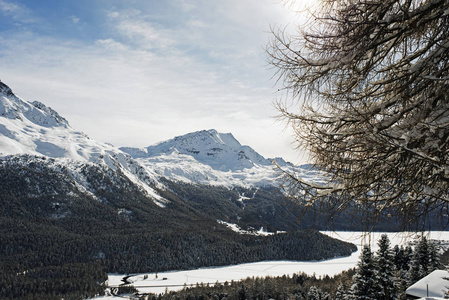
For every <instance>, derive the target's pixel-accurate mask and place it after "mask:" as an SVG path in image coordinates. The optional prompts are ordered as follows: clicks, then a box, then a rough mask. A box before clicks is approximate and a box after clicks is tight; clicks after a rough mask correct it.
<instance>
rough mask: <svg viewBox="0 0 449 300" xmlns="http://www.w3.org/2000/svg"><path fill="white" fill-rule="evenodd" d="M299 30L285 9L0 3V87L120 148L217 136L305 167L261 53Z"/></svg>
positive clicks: (218, 4) (132, 2) (251, 3)
mask: <svg viewBox="0 0 449 300" xmlns="http://www.w3.org/2000/svg"><path fill="white" fill-rule="evenodd" d="M298 18H299V17H298V14H297V13H292V12H291V10H290V9H289V8H288V7H286V6H285V5H283V3H281V1H279V0H244V1H242V0H223V1H211V0H167V1H162V0H149V1H148V0H126V1H125V0H39V1H36V0H0V45H1V47H0V79H1V80H2V81H3V82H4V83H6V84H7V85H9V86H10V87H11V88H12V90H13V91H14V92H15V93H16V94H17V95H18V96H20V97H21V98H23V99H25V100H28V101H34V100H38V101H41V102H43V103H44V104H46V105H47V106H50V107H52V108H53V109H55V110H56V111H57V112H59V113H60V114H61V115H62V116H64V117H65V118H66V119H68V120H69V122H70V124H71V126H72V127H74V128H75V129H78V130H82V131H84V132H85V133H86V134H87V135H89V136H90V137H91V138H94V139H97V140H100V141H103V142H109V143H112V144H114V145H115V146H118V147H120V146H131V147H143V146H148V145H151V144H154V143H157V142H159V141H162V140H167V139H170V138H173V137H174V136H177V135H182V134H185V133H188V132H192V131H197V130H202V129H216V130H218V131H219V132H231V133H233V134H234V136H235V137H236V138H237V139H238V140H239V141H240V142H241V143H242V144H246V145H249V146H251V147H253V148H254V149H255V150H256V151H258V152H260V153H261V154H262V155H264V156H265V157H274V156H283V157H285V158H286V159H288V160H290V161H292V162H296V163H298V162H300V161H301V157H300V156H298V154H297V152H296V151H294V150H293V149H292V147H293V146H292V144H291V143H292V141H293V138H292V137H291V133H290V130H289V129H287V130H285V124H283V123H281V122H278V121H277V120H276V118H275V116H276V115H277V111H276V110H275V109H274V107H273V104H272V103H273V101H274V100H275V99H276V98H278V97H280V96H282V95H279V94H278V93H277V88H276V86H275V80H274V79H272V76H273V72H274V71H273V70H272V69H270V67H269V66H268V65H267V59H266V53H265V46H266V45H267V43H268V42H269V40H270V38H271V35H270V33H269V31H270V28H271V27H273V26H281V27H283V26H288V27H287V28H288V30H290V31H291V32H294V30H295V26H294V24H296V22H297V21H298V20H299V19H298Z"/></svg>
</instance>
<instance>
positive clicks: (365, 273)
mask: <svg viewBox="0 0 449 300" xmlns="http://www.w3.org/2000/svg"><path fill="white" fill-rule="evenodd" d="M377 283H378V278H377V270H376V264H375V261H374V257H373V253H372V252H371V249H370V247H369V246H368V245H365V246H364V247H363V249H362V253H361V255H360V260H359V262H358V263H357V267H356V273H355V275H354V277H353V280H352V286H351V295H350V299H357V300H361V299H363V300H376V299H378V291H379V290H380V288H379V285H378V284H377Z"/></svg>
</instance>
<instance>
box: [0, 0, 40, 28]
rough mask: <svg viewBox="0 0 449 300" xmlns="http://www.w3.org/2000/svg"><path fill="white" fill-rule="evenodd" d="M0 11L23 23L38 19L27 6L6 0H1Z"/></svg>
mask: <svg viewBox="0 0 449 300" xmlns="http://www.w3.org/2000/svg"><path fill="white" fill-rule="evenodd" d="M0 12H1V13H3V15H5V16H8V17H11V18H12V19H13V20H15V21H18V22H21V23H33V22H36V20H37V19H36V17H35V16H33V14H32V12H31V11H30V10H29V9H28V8H27V7H25V6H22V5H19V4H17V3H12V2H8V1H5V0H0Z"/></svg>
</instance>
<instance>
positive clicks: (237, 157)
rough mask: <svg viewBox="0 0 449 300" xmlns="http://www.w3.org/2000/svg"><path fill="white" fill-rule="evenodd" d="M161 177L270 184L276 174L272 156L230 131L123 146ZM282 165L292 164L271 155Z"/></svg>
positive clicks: (243, 184) (195, 133) (200, 181)
mask: <svg viewBox="0 0 449 300" xmlns="http://www.w3.org/2000/svg"><path fill="white" fill-rule="evenodd" d="M120 150H122V151H124V152H126V153H128V154H130V155H131V156H132V157H133V158H134V159H136V160H137V161H138V162H139V163H141V164H142V165H145V166H146V167H148V168H150V169H152V170H154V171H155V173H156V174H159V175H160V176H161V177H166V178H168V179H171V180H177V181H182V182H189V183H200V184H209V185H224V186H235V185H238V186H251V185H255V186H258V185H270V184H274V181H275V180H276V178H277V177H278V176H279V172H278V170H277V168H276V167H275V165H274V164H273V159H266V158H264V157H263V156H262V155H260V154H259V153H257V152H256V151H255V150H254V149H252V148H251V147H249V146H243V145H241V144H240V143H239V142H238V141H237V140H236V139H235V138H234V136H233V135H232V134H231V133H219V132H217V131H216V130H214V129H211V130H202V131H197V132H192V133H188V134H186V135H183V136H178V137H175V138H173V139H171V140H168V141H164V142H161V143H158V144H156V145H153V146H149V147H146V148H130V147H123V148H120ZM275 160H276V162H277V164H279V165H281V166H282V167H285V168H292V167H293V165H292V164H289V163H287V162H285V161H284V160H283V159H282V158H276V159H275Z"/></svg>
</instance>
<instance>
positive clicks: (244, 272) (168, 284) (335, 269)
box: [95, 231, 449, 300]
mask: <svg viewBox="0 0 449 300" xmlns="http://www.w3.org/2000/svg"><path fill="white" fill-rule="evenodd" d="M323 233H325V234H328V235H330V236H331V237H334V238H337V239H341V240H343V241H347V242H351V243H353V244H355V245H356V246H357V248H358V250H357V251H356V252H354V253H353V254H352V255H351V256H349V257H341V258H335V259H330V260H323V261H314V262H311V261H303V262H301V261H264V262H257V263H248V264H239V265H234V266H226V267H214V268H201V269H197V270H189V271H172V272H163V273H158V274H155V273H148V274H136V275H133V276H131V277H129V278H128V282H132V284H133V285H134V286H135V287H136V288H137V289H138V291H139V292H141V293H164V292H166V291H174V290H180V289H182V288H183V287H184V285H186V286H190V285H193V286H195V285H196V284H197V283H198V284H201V283H204V284H207V283H209V284H211V285H212V284H214V283H216V282H220V283H224V282H225V281H228V282H230V281H232V280H234V281H238V280H241V279H244V278H246V277H266V276H273V277H274V276H282V275H292V274H295V273H299V272H304V273H306V274H308V275H313V274H315V275H316V276H325V275H329V276H334V275H336V274H339V273H341V272H342V271H345V270H348V269H351V268H354V267H355V266H356V264H357V262H358V260H359V256H360V251H361V248H362V245H365V244H370V245H371V249H372V251H377V249H378V246H377V240H378V239H379V238H380V236H381V235H382V234H383V233H380V232H377V233H372V234H370V235H364V234H363V233H361V232H323ZM426 234H427V236H428V238H429V239H433V240H439V241H440V244H441V246H442V247H444V248H447V247H448V246H449V231H432V232H430V233H426ZM387 235H388V237H389V239H390V242H391V246H392V247H394V246H395V245H401V244H406V243H407V242H409V241H413V239H414V237H415V236H416V235H413V234H412V233H403V232H401V233H387ZM124 277H126V275H120V274H109V286H118V285H120V284H122V283H123V281H122V280H123V278H124ZM95 299H96V300H100V299H101V300H106V299H117V298H116V297H112V296H111V297H108V296H105V297H98V298H95Z"/></svg>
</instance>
